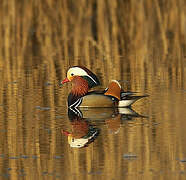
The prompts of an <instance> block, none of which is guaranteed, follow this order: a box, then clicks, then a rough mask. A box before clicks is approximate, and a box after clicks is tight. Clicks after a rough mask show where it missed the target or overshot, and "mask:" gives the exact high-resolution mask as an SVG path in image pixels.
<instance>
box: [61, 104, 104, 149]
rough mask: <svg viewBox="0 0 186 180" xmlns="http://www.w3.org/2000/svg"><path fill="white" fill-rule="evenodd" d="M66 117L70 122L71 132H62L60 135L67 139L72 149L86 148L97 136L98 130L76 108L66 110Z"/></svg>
mask: <svg viewBox="0 0 186 180" xmlns="http://www.w3.org/2000/svg"><path fill="white" fill-rule="evenodd" d="M68 117H69V120H70V121H71V126H72V130H71V132H68V131H65V130H62V133H63V134H64V135H66V136H67V137H68V143H69V144H70V146H71V147H73V148H83V147H87V146H88V144H90V143H92V142H93V141H94V140H95V139H96V137H97V136H98V135H99V131H100V130H99V128H96V127H94V126H93V125H91V124H90V123H89V121H88V120H87V119H86V118H83V116H82V113H81V111H80V110H78V109H77V108H74V109H71V108H70V109H68Z"/></svg>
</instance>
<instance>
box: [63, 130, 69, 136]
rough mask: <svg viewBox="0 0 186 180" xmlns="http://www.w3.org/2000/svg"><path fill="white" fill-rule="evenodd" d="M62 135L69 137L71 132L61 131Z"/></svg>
mask: <svg viewBox="0 0 186 180" xmlns="http://www.w3.org/2000/svg"><path fill="white" fill-rule="evenodd" d="M61 133H62V134H64V135H65V136H69V134H70V133H69V132H68V131H65V130H61Z"/></svg>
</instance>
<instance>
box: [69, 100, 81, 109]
mask: <svg viewBox="0 0 186 180" xmlns="http://www.w3.org/2000/svg"><path fill="white" fill-rule="evenodd" d="M81 102H82V98H79V99H78V100H77V101H75V102H74V103H73V104H71V105H70V106H69V108H71V107H73V106H74V107H78V106H79V105H80V104H81Z"/></svg>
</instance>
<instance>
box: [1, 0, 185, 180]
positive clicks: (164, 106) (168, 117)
mask: <svg viewBox="0 0 186 180" xmlns="http://www.w3.org/2000/svg"><path fill="white" fill-rule="evenodd" d="M0 17H1V18H0V19H1V20H0V137H1V140H0V178H2V179H74V180H76V179H82V180H83V179H95V178H97V179H108V180H114V179H116V180H119V179H123V178H125V179H148V180H150V179H157V178H159V179H169V180H170V179H174V180H176V179H185V178H186V177H185V176H186V167H185V166H186V163H185V162H186V134H185V132H184V130H185V128H186V113H185V107H186V100H185V96H186V95H185V93H186V83H185V81H186V73H185V71H186V1H185V0H151V1H149V0H141V1H137V0H123V1H120V0H90V1H88V0H78V1H73V0H56V1H54V0H30V1H26V0H19V1H18V0H8V1H7V0H1V4H0ZM73 65H83V66H86V67H87V68H89V69H90V70H92V71H93V72H94V73H95V74H97V75H98V77H99V78H100V81H101V84H102V85H101V88H104V87H106V86H107V84H108V83H109V82H110V80H112V79H117V80H119V81H120V82H121V85H122V86H123V87H124V89H125V90H131V91H137V92H140V93H142V94H143V93H144V94H149V95H150V96H149V98H146V99H144V100H140V101H139V102H138V103H136V104H135V106H134V109H135V111H137V112H138V113H139V114H143V115H144V116H145V117H146V118H144V117H141V116H140V118H132V119H130V118H128V116H127V118H120V116H119V118H117V119H116V120H113V119H112V120H110V119H109V118H105V119H104V120H102V121H99V118H98V119H97V120H95V118H94V121H91V118H90V117H89V116H88V117H89V118H88V120H89V123H91V124H93V125H94V126H96V127H97V128H99V129H100V135H99V136H98V137H97V139H96V140H95V141H94V142H93V143H91V144H90V145H89V146H88V147H86V148H82V149H73V148H71V147H70V146H69V144H68V140H67V138H66V137H65V136H63V135H62V134H61V129H68V130H69V131H70V130H71V128H72V126H73V124H72V123H71V121H69V118H68V113H67V105H66V98H67V96H68V93H69V91H70V89H71V85H70V84H69V85H65V86H64V87H62V88H61V87H59V81H60V80H62V79H64V78H65V77H66V72H67V70H68V68H69V67H70V66H73ZM94 113H95V114H98V112H94ZM106 114H107V112H106ZM91 117H92V114H91ZM117 117H118V116H117ZM124 117H125V116H124ZM111 118H112V116H111ZM129 119H130V120H129Z"/></svg>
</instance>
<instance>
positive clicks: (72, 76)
mask: <svg viewBox="0 0 186 180" xmlns="http://www.w3.org/2000/svg"><path fill="white" fill-rule="evenodd" d="M79 77H80V78H83V79H84V80H86V81H87V83H88V86H89V88H92V87H95V86H97V85H99V84H100V82H99V80H98V78H97V77H96V75H95V74H94V73H93V72H91V71H90V70H89V69H87V68H85V67H83V66H73V67H71V68H70V69H69V70H68V71H67V77H66V78H65V79H64V80H63V81H62V82H61V83H62V84H64V83H67V82H70V81H73V80H76V78H77V79H78V78H79Z"/></svg>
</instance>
